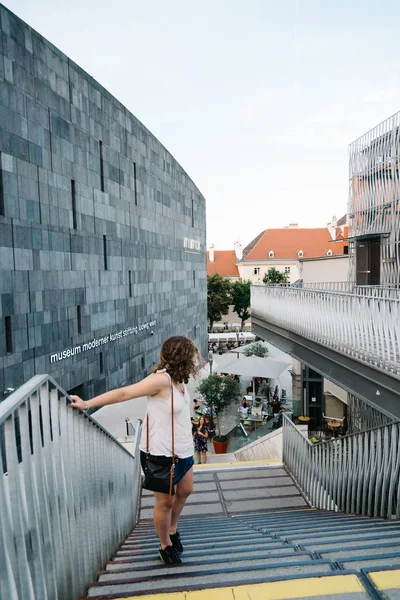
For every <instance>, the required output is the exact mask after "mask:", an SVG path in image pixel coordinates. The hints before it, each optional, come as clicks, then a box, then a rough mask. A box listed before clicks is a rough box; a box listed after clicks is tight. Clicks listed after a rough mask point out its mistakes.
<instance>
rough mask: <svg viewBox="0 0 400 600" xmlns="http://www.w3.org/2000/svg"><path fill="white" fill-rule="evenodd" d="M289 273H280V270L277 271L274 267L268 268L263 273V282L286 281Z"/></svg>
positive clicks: (277, 282) (276, 282)
mask: <svg viewBox="0 0 400 600" xmlns="http://www.w3.org/2000/svg"><path fill="white" fill-rule="evenodd" d="M288 281H289V275H288V273H282V272H281V271H277V270H276V269H275V267H272V268H271V269H268V272H267V273H265V275H264V277H263V283H270V284H272V285H274V284H275V285H276V284H280V283H288Z"/></svg>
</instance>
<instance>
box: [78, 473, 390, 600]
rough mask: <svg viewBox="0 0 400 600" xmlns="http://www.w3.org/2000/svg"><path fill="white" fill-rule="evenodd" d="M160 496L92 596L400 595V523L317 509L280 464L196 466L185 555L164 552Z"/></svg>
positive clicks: (231, 599) (185, 599)
mask: <svg viewBox="0 0 400 600" xmlns="http://www.w3.org/2000/svg"><path fill="white" fill-rule="evenodd" d="M152 501H153V499H152V496H151V495H150V494H149V493H148V492H146V491H143V495H142V504H141V518H140V522H139V523H138V525H137V526H136V527H135V529H134V530H133V531H132V532H131V533H130V534H129V536H128V537H127V539H126V540H125V541H124V542H123V543H122V545H121V546H120V547H119V548H118V549H116V551H115V553H114V555H113V556H112V557H110V560H109V561H108V562H107V563H106V564H105V565H104V568H103V569H102V571H100V572H99V573H98V576H97V579H96V581H94V582H93V583H92V584H90V585H89V586H88V587H87V590H86V596H85V597H86V598H92V599H93V598H95V599H98V600H100V599H102V600H104V599H118V598H121V599H122V598H125V599H126V598H132V599H133V598H141V599H142V600H144V599H145V598H149V599H150V598H151V600H161V599H162V600H202V599H203V598H204V599H206V598H207V600H213V599H214V598H215V599H216V600H264V599H271V600H273V599H285V598H292V599H294V598H308V599H314V598H325V599H330V600H335V599H339V598H340V599H341V600H350V599H360V600H364V599H366V598H375V599H376V600H377V599H382V598H389V599H391V600H392V599H394V598H398V599H400V523H399V522H397V521H385V520H383V519H377V518H374V519H372V518H366V517H358V516H355V515H348V514H339V513H334V512H328V511H321V510H315V509H313V508H311V507H310V506H309V505H308V504H307V502H306V500H305V498H304V497H303V496H302V495H301V494H300V492H299V490H298V489H297V487H296V485H295V483H294V482H293V480H292V479H291V477H290V476H289V475H288V474H287V472H286V471H285V470H284V469H283V467H282V466H281V465H279V464H275V465H269V466H265V465H260V464H251V465H248V466H247V468H245V467H242V468H233V467H231V466H229V467H226V468H225V469H223V468H221V469H219V470H212V469H211V465H210V470H209V471H207V470H205V469H202V470H197V471H196V472H195V492H194V494H193V495H192V496H191V497H190V498H189V501H188V503H187V504H186V506H185V509H184V512H183V514H182V518H181V520H180V523H179V531H180V534H181V539H182V543H183V545H184V552H183V554H182V561H183V562H182V564H181V565H177V566H174V567H166V566H165V565H163V564H162V563H161V562H160V560H159V558H158V557H157V552H158V540H157V538H156V536H155V533H154V528H153V524H152V521H151V514H152Z"/></svg>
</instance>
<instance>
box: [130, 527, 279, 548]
mask: <svg viewBox="0 0 400 600" xmlns="http://www.w3.org/2000/svg"><path fill="white" fill-rule="evenodd" d="M260 537H261V536H260V534H257V532H243V533H239V534H237V533H236V532H234V531H232V533H231V534H229V533H226V534H224V535H220V534H214V535H209V536H207V535H204V536H203V538H201V537H199V538H194V539H193V538H192V537H191V536H187V537H186V536H184V535H181V539H182V544H184V546H185V548H197V547H198V546H199V543H200V544H201V546H202V547H207V546H210V547H211V546H212V545H213V544H214V545H215V546H217V545H218V546H226V545H229V543H232V544H240V543H241V542H242V541H246V542H248V543H249V544H250V543H257V541H259V540H260ZM266 538H267V539H268V538H271V536H266ZM261 539H262V537H261ZM154 544H158V540H157V538H155V537H154V536H152V538H151V539H149V540H148V541H143V542H134V541H132V542H125V543H124V544H122V545H121V546H120V550H136V549H138V550H139V549H140V550H146V549H147V548H151V547H152V546H154Z"/></svg>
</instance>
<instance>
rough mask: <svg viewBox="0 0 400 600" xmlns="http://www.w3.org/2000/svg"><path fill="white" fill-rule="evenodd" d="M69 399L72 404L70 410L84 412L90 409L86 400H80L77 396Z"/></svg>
mask: <svg viewBox="0 0 400 600" xmlns="http://www.w3.org/2000/svg"><path fill="white" fill-rule="evenodd" d="M70 398H71V400H72V402H71V406H72V408H77V409H78V410H83V411H86V410H88V409H89V408H90V407H89V403H88V402H87V400H82V398H79V396H75V395H72V396H70Z"/></svg>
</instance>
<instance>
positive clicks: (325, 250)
mask: <svg viewBox="0 0 400 600" xmlns="http://www.w3.org/2000/svg"><path fill="white" fill-rule="evenodd" d="M346 234H347V232H346V231H345V228H344V227H343V226H339V225H338V224H337V223H336V220H335V219H333V221H332V223H329V224H328V225H327V227H321V228H314V229H311V228H299V227H298V226H297V225H296V224H291V225H289V226H288V227H284V228H283V229H266V230H265V231H262V232H261V233H260V234H259V235H258V236H257V237H256V238H255V239H254V240H253V241H252V242H250V244H248V246H246V248H244V250H243V252H242V251H241V249H240V247H237V248H236V255H237V256H238V257H240V258H238V260H237V263H236V264H237V267H238V270H239V275H240V277H242V279H250V281H252V282H253V283H262V280H263V277H264V275H265V273H267V271H268V270H269V269H271V268H272V267H274V268H275V269H277V270H278V271H280V272H281V273H285V274H286V275H287V276H288V282H289V283H294V282H295V281H298V280H299V279H301V261H302V260H303V259H311V258H317V257H318V258H321V257H322V258H324V257H326V258H329V257H331V256H335V257H336V256H343V255H344V253H345V252H346V248H348V243H347V241H346V240H345V239H344V235H346Z"/></svg>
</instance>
